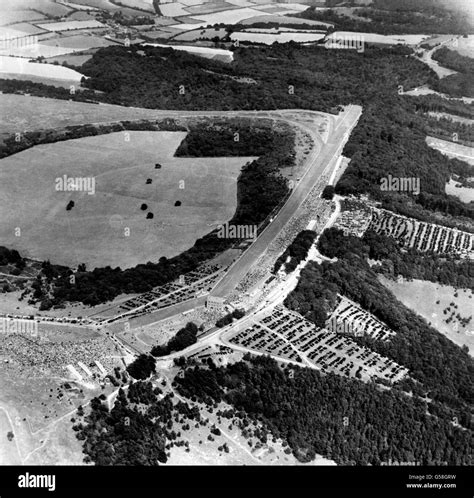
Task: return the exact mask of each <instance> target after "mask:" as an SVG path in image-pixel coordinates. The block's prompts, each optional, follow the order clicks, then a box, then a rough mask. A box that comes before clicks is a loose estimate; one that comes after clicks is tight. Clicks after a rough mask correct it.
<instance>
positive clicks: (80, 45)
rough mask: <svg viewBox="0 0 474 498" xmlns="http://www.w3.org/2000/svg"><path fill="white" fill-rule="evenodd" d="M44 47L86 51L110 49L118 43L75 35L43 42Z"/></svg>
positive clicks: (90, 36) (95, 37)
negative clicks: (109, 47) (101, 48)
mask: <svg viewBox="0 0 474 498" xmlns="http://www.w3.org/2000/svg"><path fill="white" fill-rule="evenodd" d="M42 45H47V46H56V47H65V48H74V49H76V50H86V49H89V48H97V47H108V46H110V45H116V43H113V42H111V41H110V40H106V39H105V38H102V37H100V36H95V35H73V36H62V37H61V38H52V39H50V40H45V41H44V42H42Z"/></svg>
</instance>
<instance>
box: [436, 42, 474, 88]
mask: <svg viewBox="0 0 474 498" xmlns="http://www.w3.org/2000/svg"><path fill="white" fill-rule="evenodd" d="M432 58H433V59H434V60H436V61H438V62H439V63H440V64H441V66H444V67H447V68H449V69H452V70H453V71H457V73H458V74H452V75H450V76H446V77H445V78H442V79H440V80H439V81H437V83H436V85H435V89H436V90H438V91H440V92H443V93H447V94H448V95H452V96H453V97H474V60H473V59H472V58H471V57H466V56H464V55H460V54H459V53H458V52H456V51H455V50H450V49H449V48H446V47H441V48H440V49H438V50H436V52H434V54H433V56H432Z"/></svg>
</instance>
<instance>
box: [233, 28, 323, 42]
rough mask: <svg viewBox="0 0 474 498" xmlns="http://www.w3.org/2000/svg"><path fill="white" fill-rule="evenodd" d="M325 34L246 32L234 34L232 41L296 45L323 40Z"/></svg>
mask: <svg viewBox="0 0 474 498" xmlns="http://www.w3.org/2000/svg"><path fill="white" fill-rule="evenodd" d="M324 36H325V35H324V33H296V32H294V31H292V32H288V33H276V34H273V33H249V32H245V31H238V32H236V33H232V35H231V39H232V40H239V41H249V42H254V43H265V44H266V45H271V44H272V43H275V42H278V43H287V42H289V41H294V42H296V43H307V42H314V41H318V40H321V39H322V38H324Z"/></svg>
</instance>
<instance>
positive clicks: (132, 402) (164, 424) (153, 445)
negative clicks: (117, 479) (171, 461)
mask: <svg viewBox="0 0 474 498" xmlns="http://www.w3.org/2000/svg"><path fill="white" fill-rule="evenodd" d="M160 398H161V399H160ZM104 401H105V396H104V395H101V396H99V397H98V398H94V399H92V400H91V403H90V408H91V410H90V413H89V414H88V415H85V416H84V410H83V409H82V408H81V407H80V408H79V410H78V411H77V416H78V418H79V420H78V423H77V424H76V425H75V426H74V427H73V429H74V430H75V431H76V433H77V434H76V436H77V438H78V439H79V440H80V441H82V445H83V452H84V453H85V455H86V456H85V458H84V462H85V463H95V464H96V465H147V466H155V465H159V464H160V463H166V461H167V460H168V457H169V449H170V448H171V447H172V446H174V445H178V446H186V447H188V446H189V443H188V442H186V441H184V440H183V439H182V438H181V434H180V433H179V432H177V431H176V430H174V429H173V422H177V421H178V420H179V419H181V420H183V419H186V420H188V421H189V422H202V419H201V416H200V415H199V410H198V409H197V408H191V407H190V406H188V405H187V404H186V403H183V402H178V403H174V402H173V395H172V394H166V395H164V396H163V395H162V390H161V389H160V388H159V387H153V385H152V384H151V382H134V383H130V384H129V385H128V389H127V391H125V390H124V389H120V390H119V393H118V396H117V398H116V400H115V403H114V406H113V408H112V410H110V411H109V409H108V408H107V406H106V404H105V403H104ZM82 417H84V418H82ZM188 427H189V425H188ZM183 436H184V435H183Z"/></svg>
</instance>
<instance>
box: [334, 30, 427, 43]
mask: <svg viewBox="0 0 474 498" xmlns="http://www.w3.org/2000/svg"><path fill="white" fill-rule="evenodd" d="M353 36H357V37H359V38H361V39H362V40H363V41H364V42H365V43H375V44H381V45H387V44H388V45H397V44H403V45H418V44H419V43H421V42H422V41H423V40H425V39H427V38H429V35H391V36H387V35H378V34H375V33H359V32H351V31H335V32H334V33H332V34H331V35H329V36H328V39H332V38H335V39H338V38H341V37H343V38H346V37H353Z"/></svg>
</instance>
